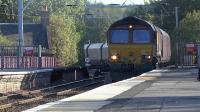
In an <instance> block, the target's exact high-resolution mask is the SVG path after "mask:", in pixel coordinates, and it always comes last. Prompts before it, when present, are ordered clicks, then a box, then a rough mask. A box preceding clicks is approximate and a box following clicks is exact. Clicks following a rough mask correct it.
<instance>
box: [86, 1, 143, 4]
mask: <svg viewBox="0 0 200 112" xmlns="http://www.w3.org/2000/svg"><path fill="white" fill-rule="evenodd" d="M89 1H91V2H92V3H94V1H97V2H102V3H104V4H123V3H124V2H125V1H126V0H89ZM126 4H144V0H127V1H126Z"/></svg>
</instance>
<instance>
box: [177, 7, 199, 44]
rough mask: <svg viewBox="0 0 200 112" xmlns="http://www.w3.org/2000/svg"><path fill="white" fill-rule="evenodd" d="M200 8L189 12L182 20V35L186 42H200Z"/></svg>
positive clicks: (181, 37)
mask: <svg viewBox="0 0 200 112" xmlns="http://www.w3.org/2000/svg"><path fill="white" fill-rule="evenodd" d="M199 26H200V10H198V11H196V10H194V11H193V12H189V13H187V14H186V17H185V18H183V19H182V20H181V22H180V28H179V32H180V37H179V39H181V40H182V41H185V42H200V29H199Z"/></svg>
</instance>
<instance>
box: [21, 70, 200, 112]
mask: <svg viewBox="0 0 200 112" xmlns="http://www.w3.org/2000/svg"><path fill="white" fill-rule="evenodd" d="M197 75H198V69H195V68H186V69H185V68H179V69H157V70H153V71H150V72H147V73H144V74H142V75H140V76H138V77H133V78H130V79H127V80H123V81H120V82H116V83H112V84H107V85H104V86H101V87H98V88H96V89H93V90H91V91H88V92H85V93H82V94H79V95H75V96H72V97H69V98H66V99H62V100H59V101H56V102H51V103H47V104H44V105H40V106H38V107H35V108H32V109H29V110H26V111H24V112H199V111H200V86H199V84H200V82H198V81H197Z"/></svg>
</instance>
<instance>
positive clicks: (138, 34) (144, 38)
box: [133, 29, 151, 43]
mask: <svg viewBox="0 0 200 112" xmlns="http://www.w3.org/2000/svg"><path fill="white" fill-rule="evenodd" d="M150 41H151V38H150V31H149V30H145V29H135V30H133V43H149V42H150Z"/></svg>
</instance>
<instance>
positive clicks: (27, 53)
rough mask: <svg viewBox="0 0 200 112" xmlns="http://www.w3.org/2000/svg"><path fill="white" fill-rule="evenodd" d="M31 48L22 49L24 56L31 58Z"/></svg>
mask: <svg viewBox="0 0 200 112" xmlns="http://www.w3.org/2000/svg"><path fill="white" fill-rule="evenodd" d="M33 50H34V48H33V47H24V55H26V56H32V55H33Z"/></svg>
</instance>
